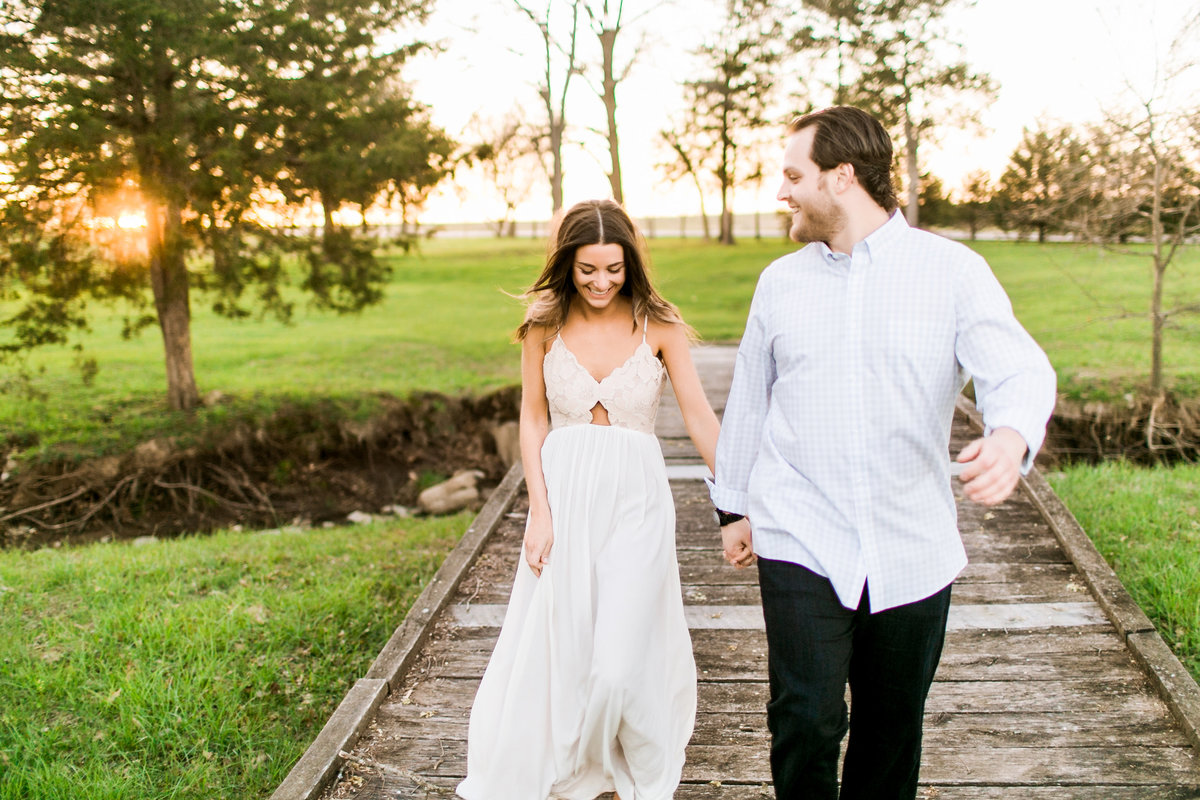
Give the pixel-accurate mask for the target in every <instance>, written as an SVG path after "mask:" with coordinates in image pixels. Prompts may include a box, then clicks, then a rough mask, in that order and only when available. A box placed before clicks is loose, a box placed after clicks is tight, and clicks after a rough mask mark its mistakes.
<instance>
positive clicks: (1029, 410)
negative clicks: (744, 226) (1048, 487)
mask: <svg viewBox="0 0 1200 800" xmlns="http://www.w3.org/2000/svg"><path fill="white" fill-rule="evenodd" d="M972 376H973V377H974V379H975V394H976V402H977V405H978V407H979V409H980V411H981V413H982V414H983V418H984V423H985V425H986V426H987V430H988V431H989V432H990V431H991V430H992V429H994V428H998V427H1002V426H1007V427H1010V428H1014V429H1015V430H1016V431H1018V432H1019V433H1020V434H1021V435H1022V436H1023V437H1024V438H1025V441H1026V443H1027V444H1028V445H1029V454H1028V455H1027V456H1026V459H1025V463H1024V464H1023V465H1022V466H1023V469H1025V470H1028V468H1029V466H1030V465H1031V464H1032V463H1033V456H1034V454H1036V453H1037V450H1038V448H1039V447H1040V446H1041V444H1042V439H1043V437H1044V436H1045V431H1046V422H1047V421H1048V419H1049V417H1050V413H1051V411H1052V410H1053V408H1054V398H1055V376H1054V371H1053V369H1051V367H1050V363H1049V362H1048V361H1047V359H1046V356H1045V354H1044V353H1043V352H1042V350H1041V348H1040V347H1038V345H1037V343H1036V342H1035V341H1034V340H1033V338H1032V337H1030V335H1029V334H1028V333H1026V332H1025V330H1024V328H1022V327H1021V325H1020V323H1018V322H1017V320H1016V318H1015V317H1014V316H1013V313H1012V306H1011V304H1010V303H1009V300H1008V297H1007V295H1005V293H1004V290H1003V289H1002V288H1001V287H1000V284H999V283H998V282H997V281H996V279H995V277H994V276H993V275H992V272H991V270H990V269H989V268H988V265H987V263H986V262H985V261H984V260H983V258H982V257H980V256H979V255H978V254H976V253H975V252H973V251H972V250H970V249H969V248H967V247H965V246H963V245H961V244H958V243H956V242H952V241H950V240H948V239H944V238H942V237H940V236H936V235H934V234H931V233H927V232H925V231H921V230H917V229H914V228H910V227H909V226H908V224H907V223H906V222H905V221H904V218H903V217H902V216H901V215H900V214H899V212H897V213H896V214H894V215H893V216H892V218H891V219H890V220H889V221H888V222H887V223H885V224H884V225H882V226H881V227H880V228H879V229H878V230H876V231H875V232H873V233H872V234H871V235H870V236H868V237H867V238H866V239H865V240H864V241H862V242H860V243H859V244H858V245H856V246H855V247H854V251H853V254H852V255H849V256H848V255H845V254H841V253H834V252H832V251H831V250H830V249H829V247H828V246H826V245H825V244H824V243H813V244H810V245H808V246H807V247H805V248H804V249H802V250H800V251H798V252H795V253H792V254H790V255H787V256H784V257H783V258H780V259H779V260H777V261H775V262H774V263H773V264H771V265H770V266H769V267H767V269H766V270H764V271H763V273H762V276H761V277H760V278H759V282H758V287H757V288H756V289H755V292H754V300H753V301H752V303H751V305H750V316H749V319H748V320H747V322H746V332H745V335H744V336H743V337H742V342H741V346H740V347H739V348H738V354H737V364H736V367H735V369H734V374H733V384H732V386H731V388H730V391H729V399H728V402H727V403H726V405H725V413H724V418H723V421H722V426H721V436H720V439H719V441H718V443H717V472H716V480H715V481H710V492H711V495H712V500H713V503H714V504H715V505H716V506H717V508H720V509H723V510H725V511H730V512H735V513H742V514H747V515H748V516H749V517H750V522H751V526H752V527H753V530H754V550H755V552H756V553H758V555H760V556H763V557H765V558H771V559H778V560H784V561H791V562H794V563H797V564H800V565H802V566H805V567H807V568H809V569H811V570H813V571H814V572H816V573H818V574H820V575H824V576H826V577H828V578H829V579H830V581H831V582H832V583H833V587H834V590H835V591H836V592H837V595H838V598H839V599H840V600H841V602H842V604H843V605H844V606H846V607H847V608H857V607H858V602H859V599H860V597H861V596H862V591H863V585H864V583H866V585H867V589H868V592H869V597H870V603H871V610H872V611H882V610H884V609H886V608H892V607H894V606H898V605H904V604H906V603H911V602H914V601H917V600H921V599H923V598H925V597H928V596H929V595H931V594H933V593H935V592H937V591H938V590H940V589H941V588H943V587H944V586H946V585H947V584H949V583H950V582H951V581H952V580H954V578H955V576H956V575H958V573H959V572H960V571H962V568H963V567H964V566H966V563H967V557H966V552H965V551H964V549H963V545H962V540H961V538H960V536H959V534H958V526H957V516H956V513H955V506H954V497H953V495H952V493H951V487H950V460H949V457H948V447H949V440H950V423H951V420H952V418H953V416H954V402H955V398H956V397H957V396H958V393H959V392H960V391H961V390H962V387H963V386H964V385H965V383H966V382H967V380H968V378H970V377H972Z"/></svg>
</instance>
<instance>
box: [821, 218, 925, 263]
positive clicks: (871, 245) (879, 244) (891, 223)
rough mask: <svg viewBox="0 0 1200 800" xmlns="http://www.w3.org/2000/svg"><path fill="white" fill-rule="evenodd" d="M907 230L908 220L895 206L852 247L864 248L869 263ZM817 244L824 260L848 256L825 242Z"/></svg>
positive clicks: (834, 259)
mask: <svg viewBox="0 0 1200 800" xmlns="http://www.w3.org/2000/svg"><path fill="white" fill-rule="evenodd" d="M907 230H908V221H907V220H906V219H904V214H902V213H901V212H900V209H898V208H897V209H896V210H895V211H893V212H892V215H891V216H890V217H888V220H887V222H885V223H883V224H882V225H880V226H879V227H878V228H876V229H875V230H873V231H871V233H870V234H868V236H867V238H865V239H863V240H862V241H861V242H859V243H858V244H856V245H855V246H854V247H855V249H858V248H859V247H862V248H864V249H865V250H866V254H867V262H868V263H871V262H874V260H875V258H876V257H877V256H880V255H882V254H883V253H884V252H885V251H886V250H887V247H888V245H889V244H891V243H892V242H894V241H896V239H898V238H900V237H901V236H902V235H903V234H904V232H905V231H907ZM818 245H819V246H820V248H821V255H823V256H824V257H825V260H826V261H836V260H838V259H839V258H848V256H846V255H845V254H844V253H843V254H839V253H835V252H833V250H831V249H830V248H829V245H828V244H826V243H825V242H818Z"/></svg>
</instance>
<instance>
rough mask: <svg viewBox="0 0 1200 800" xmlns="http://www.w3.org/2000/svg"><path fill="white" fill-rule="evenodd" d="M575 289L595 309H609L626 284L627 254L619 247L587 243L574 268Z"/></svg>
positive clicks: (577, 255) (580, 250)
mask: <svg viewBox="0 0 1200 800" xmlns="http://www.w3.org/2000/svg"><path fill="white" fill-rule="evenodd" d="M571 279H572V281H573V282H574V284H575V290H576V291H578V292H579V296H580V297H582V298H583V301H584V302H585V303H587V304H588V305H590V306H591V307H592V308H596V309H601V308H605V307H607V306H608V304H609V303H611V302H612V300H613V298H614V297H616V296H617V294H618V293H619V292H620V291H621V287H622V286H623V285H624V284H625V251H624V249H623V248H622V247H621V245H619V244H585V245H583V246H582V247H580V248H579V249H578V250H576V251H575V265H574V267H573V268H572V269H571Z"/></svg>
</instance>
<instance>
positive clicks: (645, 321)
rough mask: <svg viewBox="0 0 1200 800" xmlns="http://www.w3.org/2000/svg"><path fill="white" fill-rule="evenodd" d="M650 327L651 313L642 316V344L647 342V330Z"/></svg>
mask: <svg viewBox="0 0 1200 800" xmlns="http://www.w3.org/2000/svg"><path fill="white" fill-rule="evenodd" d="M649 327H650V315H649V314H647V315H646V316H645V317H643V318H642V344H645V343H646V331H647V330H648V329H649Z"/></svg>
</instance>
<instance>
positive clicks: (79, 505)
mask: <svg viewBox="0 0 1200 800" xmlns="http://www.w3.org/2000/svg"><path fill="white" fill-rule="evenodd" d="M518 403H519V393H518V392H517V391H516V390H505V391H502V392H498V393H495V394H492V395H488V396H485V397H481V398H453V397H445V396H441V395H433V394H427V395H420V396H418V397H415V398H413V399H412V400H409V401H406V402H402V401H400V400H398V399H395V398H388V399H385V402H384V411H383V413H382V414H380V415H379V416H378V417H376V418H373V419H371V420H367V421H365V422H349V421H346V420H343V419H330V418H326V417H323V416H321V414H319V413H314V411H313V410H312V408H311V407H304V408H300V409H286V408H285V409H281V410H280V411H279V412H277V413H276V414H275V415H274V416H272V417H271V418H270V419H268V420H266V421H264V422H263V423H262V424H261V425H260V426H258V427H257V428H253V429H252V428H250V427H248V426H245V425H243V426H241V427H238V428H235V429H232V430H228V431H225V432H223V433H221V434H219V435H216V436H214V437H213V441H212V442H210V443H208V444H206V445H196V446H192V447H187V448H181V447H179V446H177V445H176V444H175V443H174V442H172V441H170V440H165V439H155V440H151V441H148V442H143V443H142V444H140V445H139V446H138V447H137V448H135V449H134V450H133V451H132V452H130V453H128V454H127V455H125V456H123V457H115V456H109V457H106V458H101V459H95V460H93V461H91V462H86V463H84V464H82V465H79V464H66V463H60V464H38V465H36V466H33V467H23V468H22V469H19V470H18V471H17V473H16V475H14V476H12V477H10V478H9V480H8V481H6V482H4V483H2V484H0V544H3V545H6V546H19V547H40V546H45V545H48V544H54V543H60V542H61V543H80V542H86V541H95V540H97V539H107V538H130V537H135V536H142V535H146V534H155V535H174V534H180V533H191V532H202V531H206V530H212V529H215V528H219V527H225V526H231V525H235V524H240V525H244V526H247V527H263V528H268V527H276V526H280V525H286V524H319V523H321V522H324V521H327V520H337V521H340V520H344V519H345V517H346V515H347V514H349V513H350V512H352V511H367V512H371V511H377V510H378V509H380V508H383V507H384V506H389V505H405V506H408V505H412V504H414V503H415V500H416V495H417V492H418V489H419V488H420V487H419V482H420V477H421V473H422V472H433V473H439V474H442V475H446V476H449V475H450V474H451V473H453V472H454V471H455V470H458V469H477V470H481V471H482V472H483V473H484V474H485V476H486V480H487V481H489V482H497V481H499V479H500V478H501V477H502V475H503V470H504V466H503V464H502V463H501V461H500V459H499V456H498V455H497V454H496V452H495V446H494V444H493V442H492V438H491V435H490V431H491V429H492V427H493V426H494V425H495V424H497V423H498V422H501V421H505V420H511V419H515V418H516V416H517V411H518ZM2 455H3V454H2V453H0V456H2Z"/></svg>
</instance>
